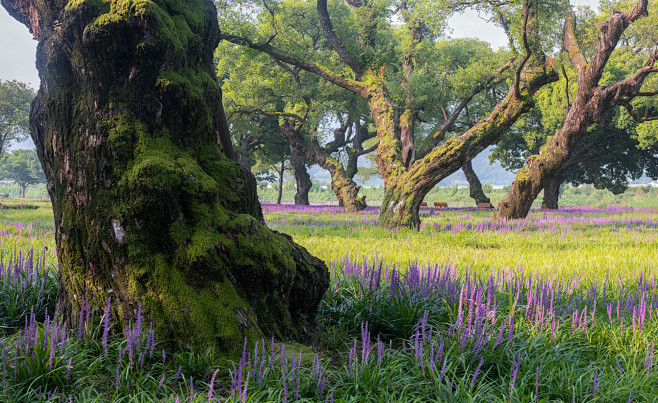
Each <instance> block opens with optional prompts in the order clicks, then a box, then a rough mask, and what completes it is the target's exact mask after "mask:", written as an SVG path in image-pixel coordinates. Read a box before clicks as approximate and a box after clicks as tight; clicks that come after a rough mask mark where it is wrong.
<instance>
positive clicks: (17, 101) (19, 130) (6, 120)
mask: <svg viewBox="0 0 658 403" xmlns="http://www.w3.org/2000/svg"><path fill="white" fill-rule="evenodd" d="M34 95H35V94H34V91H33V90H32V89H31V88H30V87H28V85H27V84H25V83H21V82H18V81H16V80H12V81H2V80H0V156H2V153H3V152H4V151H5V150H6V149H7V147H9V146H10V145H11V144H12V143H13V142H16V141H22V140H25V139H26V138H27V136H28V135H29V134H30V130H29V123H30V119H29V118H30V104H31V103H32V100H33V99H34Z"/></svg>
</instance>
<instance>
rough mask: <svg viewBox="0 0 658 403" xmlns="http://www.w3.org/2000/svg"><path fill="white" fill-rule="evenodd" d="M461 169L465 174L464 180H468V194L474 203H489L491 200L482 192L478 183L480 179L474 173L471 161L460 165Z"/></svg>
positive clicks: (480, 184)
mask: <svg viewBox="0 0 658 403" xmlns="http://www.w3.org/2000/svg"><path fill="white" fill-rule="evenodd" d="M462 171H463V172H464V176H466V180H467V181H468V189H469V194H470V196H471V198H472V199H473V200H475V204H476V205H477V204H480V203H491V200H490V199H489V198H488V197H487V195H485V194H484V191H483V190H482V183H480V179H479V178H478V176H477V175H476V174H475V171H474V170H473V164H471V161H468V162H467V163H465V164H464V165H463V166H462Z"/></svg>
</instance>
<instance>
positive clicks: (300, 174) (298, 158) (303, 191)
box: [290, 146, 313, 206]
mask: <svg viewBox="0 0 658 403" xmlns="http://www.w3.org/2000/svg"><path fill="white" fill-rule="evenodd" d="M290 164H291V165H292V172H293V174H294V175H295V185H296V190H295V204H300V205H304V206H308V205H309V202H308V192H309V191H310V190H311V186H312V185H313V183H312V182H311V175H309V174H308V170H307V169H306V160H305V159H304V155H303V154H302V153H300V152H299V151H297V149H295V148H294V147H292V146H291V147H290Z"/></svg>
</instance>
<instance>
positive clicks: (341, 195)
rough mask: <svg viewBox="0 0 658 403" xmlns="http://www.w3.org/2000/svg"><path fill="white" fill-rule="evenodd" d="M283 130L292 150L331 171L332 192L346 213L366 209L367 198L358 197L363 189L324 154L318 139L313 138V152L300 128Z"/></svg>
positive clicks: (293, 126) (285, 128)
mask: <svg viewBox="0 0 658 403" xmlns="http://www.w3.org/2000/svg"><path fill="white" fill-rule="evenodd" d="M281 130H282V131H283V133H284V134H285V135H286V138H287V139H288V141H289V142H290V147H291V149H292V148H295V149H296V150H297V151H299V152H301V153H304V155H306V158H308V159H309V160H311V161H313V162H315V163H316V164H318V165H320V166H321V167H322V168H324V169H326V170H327V171H329V173H330V174H331V190H332V191H333V192H334V194H335V195H336V198H337V199H338V203H339V204H340V206H341V207H343V208H344V209H345V211H347V212H349V213H354V212H356V211H361V210H363V209H364V208H366V198H365V196H361V197H359V196H358V194H359V189H361V187H360V186H358V185H357V184H356V183H355V182H354V180H352V177H350V176H348V174H347V173H346V172H345V169H344V168H343V166H342V164H341V163H340V162H338V161H336V159H335V158H333V157H332V156H331V155H329V154H327V153H326V152H324V150H323V149H322V147H321V146H320V144H319V143H318V141H317V139H315V138H312V140H311V141H312V143H313V144H312V147H313V150H311V149H310V148H309V147H308V146H307V145H306V144H304V137H303V136H302V134H301V133H300V128H297V127H295V125H294V124H293V123H292V122H286V123H284V124H283V125H282V126H281Z"/></svg>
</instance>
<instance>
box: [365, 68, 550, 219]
mask: <svg viewBox="0 0 658 403" xmlns="http://www.w3.org/2000/svg"><path fill="white" fill-rule="evenodd" d="M555 80H557V74H556V73H555V71H554V69H553V68H552V67H551V66H549V65H548V64H547V63H546V62H545V61H544V60H539V59H537V58H535V57H530V59H529V60H528V61H527V63H525V64H524V65H523V68H522V71H521V72H520V74H519V80H518V81H519V83H518V85H519V88H518V93H517V91H515V89H514V88H511V89H510V90H509V92H508V93H507V95H506V97H505V98H504V99H503V100H502V101H500V102H499V103H498V104H497V105H496V107H495V108H494V110H493V111H492V112H491V113H490V114H489V115H488V116H487V117H485V118H483V119H481V120H480V121H479V122H477V123H476V124H475V125H474V126H473V127H472V128H471V129H469V130H467V131H466V132H465V133H463V134H461V135H460V136H457V137H453V138H451V139H449V140H448V141H446V143H445V144H443V145H441V146H439V147H436V148H434V149H433V150H432V151H430V152H429V153H427V154H426V155H425V156H424V157H423V158H421V159H417V160H416V161H415V162H414V164H413V165H411V166H410V167H409V169H405V166H404V164H403V162H402V159H401V158H400V157H399V156H400V155H401V143H400V141H398V140H397V139H396V136H395V132H394V130H393V129H394V123H393V122H394V116H393V106H392V105H391V104H390V103H389V102H387V101H386V96H385V93H381V94H379V93H374V94H372V96H371V97H370V107H371V112H372V114H373V117H374V120H375V124H376V125H377V133H378V137H379V147H378V148H377V165H378V167H379V171H380V173H381V174H382V177H383V178H384V183H385V188H386V191H385V194H384V200H383V202H382V206H381V209H380V212H379V225H380V226H383V227H389V228H391V227H398V226H406V227H412V228H418V227H419V225H420V218H419V215H418V212H419V209H420V203H422V201H423V199H424V198H425V195H427V193H428V192H429V191H430V190H432V188H433V187H434V186H435V185H436V184H437V183H439V182H440V181H441V180H442V179H444V178H445V177H447V176H448V175H450V174H452V173H453V172H455V171H457V170H458V169H460V168H461V167H462V166H464V164H466V163H467V162H469V161H471V160H472V159H473V158H475V156H477V155H478V154H479V153H480V152H482V151H483V150H484V149H486V148H487V147H488V146H490V145H491V144H495V143H496V142H498V141H499V140H500V138H501V137H502V136H503V134H504V133H505V132H506V131H507V129H508V128H509V127H511V126H512V125H513V124H514V122H516V120H517V119H518V118H519V117H520V116H521V115H522V114H523V113H525V112H527V111H528V110H530V108H531V107H532V105H533V96H534V94H535V93H536V92H537V91H538V90H539V89H540V88H541V87H542V86H544V85H546V84H548V83H550V82H552V81H555Z"/></svg>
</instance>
